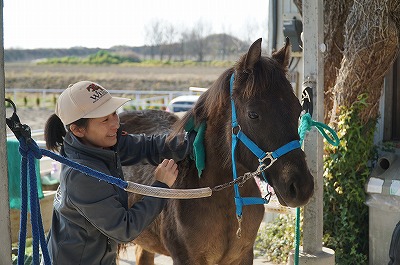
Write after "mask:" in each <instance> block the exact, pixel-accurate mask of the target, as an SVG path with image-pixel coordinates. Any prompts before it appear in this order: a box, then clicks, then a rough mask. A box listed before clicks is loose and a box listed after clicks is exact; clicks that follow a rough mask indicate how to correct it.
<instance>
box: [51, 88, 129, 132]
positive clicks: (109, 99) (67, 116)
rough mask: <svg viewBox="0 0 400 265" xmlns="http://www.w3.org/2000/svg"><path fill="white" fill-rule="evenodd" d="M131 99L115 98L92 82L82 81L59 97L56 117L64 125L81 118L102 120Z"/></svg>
mask: <svg viewBox="0 0 400 265" xmlns="http://www.w3.org/2000/svg"><path fill="white" fill-rule="evenodd" d="M129 100H130V99H129V98H120V97H113V96H111V95H110V93H109V92H108V91H107V90H106V89H105V88H103V87H102V86H100V85H99V84H96V83H94V82H91V81H80V82H78V83H75V84H73V85H69V87H68V88H67V89H66V90H64V91H63V92H62V93H61V95H60V96H59V97H58V100H57V104H56V110H55V113H56V115H57V116H58V117H59V118H60V119H61V121H62V122H63V123H64V125H68V124H71V123H73V122H74V121H77V120H79V119H81V118H100V117H104V116H107V115H109V114H111V113H113V112H114V111H116V110H117V109H118V108H119V107H121V106H122V105H123V104H125V103H126V102H128V101H129Z"/></svg>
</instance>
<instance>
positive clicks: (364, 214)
mask: <svg viewBox="0 0 400 265" xmlns="http://www.w3.org/2000/svg"><path fill="white" fill-rule="evenodd" d="M366 98H367V96H366V95H361V96H359V97H358V100H357V101H356V102H354V103H353V105H352V106H351V107H350V108H348V109H346V108H342V109H341V110H340V113H341V114H340V116H339V123H338V131H337V133H338V136H339V138H340V139H341V140H340V145H339V146H338V147H334V146H330V145H326V154H327V155H325V157H324V169H325V172H324V242H325V245H326V246H327V247H329V248H332V249H334V250H335V255H336V263H337V264H340V265H346V264H368V207H367V206H366V205H365V204H364V203H365V197H366V194H365V192H364V185H365V183H366V181H367V178H368V176H369V175H370V171H371V169H370V168H369V167H368V165H369V162H370V161H371V160H372V159H376V150H375V149H374V141H373V138H374V132H375V125H376V122H377V120H376V119H373V120H372V119H371V120H369V121H367V122H366V123H365V122H363V121H361V120H360V118H359V113H360V112H361V110H363V109H365V108H368V104H367V103H366Z"/></svg>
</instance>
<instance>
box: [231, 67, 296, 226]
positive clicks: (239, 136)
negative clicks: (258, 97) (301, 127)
mask: <svg viewBox="0 0 400 265" xmlns="http://www.w3.org/2000/svg"><path fill="white" fill-rule="evenodd" d="M234 80H235V75H234V73H233V74H232V76H231V79H230V96H231V107H232V153H231V154H232V174H233V179H234V180H236V179H237V170H236V159H235V151H236V146H237V143H238V141H239V140H240V141H241V142H242V143H243V144H244V145H245V146H246V147H247V148H248V149H249V150H250V151H251V152H252V153H253V154H254V155H255V156H256V157H257V158H258V161H259V163H260V166H259V167H258V169H257V170H258V171H259V172H260V173H262V174H263V177H264V180H265V181H267V179H266V177H265V175H264V170H266V169H267V168H269V167H270V166H271V165H272V164H273V163H274V162H275V161H276V160H277V159H278V158H279V157H281V156H283V155H284V154H286V153H288V152H290V151H292V150H294V149H297V148H300V147H301V146H300V142H299V141H298V140H294V141H291V142H289V143H287V144H285V145H283V146H281V147H280V148H278V149H277V150H275V151H273V152H264V151H263V150H261V149H260V148H259V147H258V146H257V145H256V144H255V143H254V142H253V141H252V140H250V138H248V137H247V136H246V135H245V134H244V133H243V132H242V130H241V128H240V125H239V123H238V121H237V116H236V108H235V102H234V100H233V97H232V95H233V87H234ZM266 159H269V161H270V162H269V164H265V160H266ZM234 190H235V204H236V215H237V218H238V220H239V223H240V222H241V218H242V209H243V206H244V205H252V204H266V203H269V199H266V198H260V197H244V198H243V197H241V196H240V192H239V185H238V184H237V183H236V184H234Z"/></svg>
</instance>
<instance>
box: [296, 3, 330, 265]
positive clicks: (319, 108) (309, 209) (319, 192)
mask: <svg viewBox="0 0 400 265" xmlns="http://www.w3.org/2000/svg"><path fill="white" fill-rule="evenodd" d="M323 2H324V1H323V0H303V58H304V72H303V73H304V76H303V80H304V87H307V86H308V87H311V88H312V102H313V115H312V118H313V120H315V121H320V122H323V121H324V67H323V66H324V65H323V54H322V53H323V52H324V51H325V49H324V47H325V46H324V45H325V44H324V43H323V40H324V30H323V26H324V23H323V17H324V16H323ZM304 152H305V153H306V158H307V164H308V167H309V169H310V172H311V174H312V175H313V176H314V195H313V197H312V198H311V200H310V202H309V203H308V204H307V205H306V206H305V207H304V219H303V247H302V248H300V258H299V263H300V264H321V265H330V264H332V265H333V264H335V255H334V251H333V250H331V249H327V248H323V247H322V233H323V176H322V173H323V157H322V155H323V138H322V136H321V135H320V134H319V132H318V131H317V130H316V129H315V128H313V129H312V130H311V131H310V132H309V133H308V134H307V135H306V138H305V140H304ZM293 261H294V258H293V252H292V253H291V255H290V257H289V264H293Z"/></svg>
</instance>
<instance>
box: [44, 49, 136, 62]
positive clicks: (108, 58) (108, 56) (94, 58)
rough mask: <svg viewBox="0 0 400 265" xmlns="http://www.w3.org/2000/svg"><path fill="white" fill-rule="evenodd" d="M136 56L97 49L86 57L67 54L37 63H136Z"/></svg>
mask: <svg viewBox="0 0 400 265" xmlns="http://www.w3.org/2000/svg"><path fill="white" fill-rule="evenodd" d="M139 61H140V60H139V59H138V58H131V57H124V56H119V55H117V54H113V53H110V52H107V51H98V52H97V53H95V54H92V55H89V56H88V57H86V58H79V57H75V56H68V57H62V58H51V59H47V60H44V61H41V62H39V63H38V64H90V65H104V64H123V63H137V62H139Z"/></svg>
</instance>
